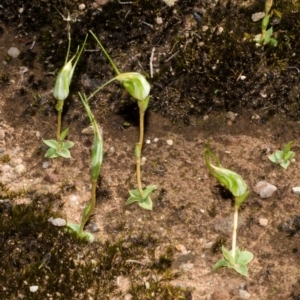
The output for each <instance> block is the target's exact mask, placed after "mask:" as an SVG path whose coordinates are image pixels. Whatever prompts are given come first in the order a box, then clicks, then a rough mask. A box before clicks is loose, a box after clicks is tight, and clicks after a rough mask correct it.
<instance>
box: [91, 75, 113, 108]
mask: <svg viewBox="0 0 300 300" xmlns="http://www.w3.org/2000/svg"><path fill="white" fill-rule="evenodd" d="M115 80H116V78H115V77H114V78H113V79H111V80H109V81H107V82H105V83H104V84H103V85H101V86H100V87H98V88H97V89H96V91H95V92H93V93H92V94H90V95H89V97H88V98H87V99H85V100H86V102H88V101H89V100H90V99H91V98H93V97H94V96H95V95H96V94H97V93H98V92H99V91H100V90H101V89H103V88H104V87H105V86H107V85H109V84H110V83H111V82H113V81H115Z"/></svg>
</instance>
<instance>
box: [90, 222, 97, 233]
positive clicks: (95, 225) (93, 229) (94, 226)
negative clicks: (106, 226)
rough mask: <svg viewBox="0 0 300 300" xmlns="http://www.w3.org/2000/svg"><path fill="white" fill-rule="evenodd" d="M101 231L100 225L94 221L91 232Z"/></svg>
mask: <svg viewBox="0 0 300 300" xmlns="http://www.w3.org/2000/svg"><path fill="white" fill-rule="evenodd" d="M98 231H99V227H98V226H97V224H95V223H93V224H92V225H91V227H90V232H91V233H95V232H98Z"/></svg>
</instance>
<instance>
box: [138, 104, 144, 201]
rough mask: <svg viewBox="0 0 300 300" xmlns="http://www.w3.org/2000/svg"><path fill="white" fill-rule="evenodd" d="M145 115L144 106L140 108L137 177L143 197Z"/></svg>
mask: <svg viewBox="0 0 300 300" xmlns="http://www.w3.org/2000/svg"><path fill="white" fill-rule="evenodd" d="M144 117H145V113H144V111H143V109H142V108H140V137H139V142H138V144H137V146H138V147H139V157H137V160H136V179H137V184H138V190H139V192H140V195H141V196H142V197H143V188H142V179H141V155H142V148H143V141H144Z"/></svg>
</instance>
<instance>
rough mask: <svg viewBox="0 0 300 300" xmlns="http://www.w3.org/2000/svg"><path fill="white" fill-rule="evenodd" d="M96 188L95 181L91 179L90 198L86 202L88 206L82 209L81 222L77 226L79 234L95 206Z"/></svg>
mask: <svg viewBox="0 0 300 300" xmlns="http://www.w3.org/2000/svg"><path fill="white" fill-rule="evenodd" d="M96 188H97V181H95V180H93V181H92V192H91V194H92V198H91V202H90V203H89V204H88V206H87V207H86V208H85V209H84V211H83V215H82V219H81V224H80V228H79V235H80V234H82V232H83V228H84V225H85V223H86V222H87V220H88V219H89V217H90V215H91V214H92V213H93V211H94V209H95V206H96Z"/></svg>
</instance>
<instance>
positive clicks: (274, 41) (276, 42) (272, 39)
mask: <svg viewBox="0 0 300 300" xmlns="http://www.w3.org/2000/svg"><path fill="white" fill-rule="evenodd" d="M269 44H270V45H271V46H273V47H277V45H278V41H277V40H276V39H274V38H270V41H269Z"/></svg>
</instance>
